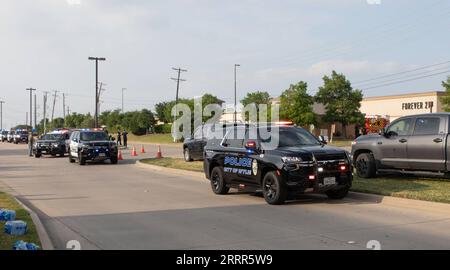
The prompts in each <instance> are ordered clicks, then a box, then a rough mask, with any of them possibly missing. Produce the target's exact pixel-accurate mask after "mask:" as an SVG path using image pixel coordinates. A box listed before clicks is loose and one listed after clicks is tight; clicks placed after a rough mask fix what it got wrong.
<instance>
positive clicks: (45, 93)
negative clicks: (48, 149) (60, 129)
mask: <svg viewBox="0 0 450 270" xmlns="http://www.w3.org/2000/svg"><path fill="white" fill-rule="evenodd" d="M48 94H49V92H48V91H44V134H45V133H47V95H48Z"/></svg>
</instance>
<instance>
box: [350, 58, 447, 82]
mask: <svg viewBox="0 0 450 270" xmlns="http://www.w3.org/2000/svg"><path fill="white" fill-rule="evenodd" d="M449 63H450V61H445V62H442V63H438V64H432V65H427V66H422V67H419V68H415V69H411V70H406V71H401V72H397V73H392V74H388V75H383V76H379V77H375V78H371V79H367V80H362V81H358V82H354V83H353V85H357V84H361V83H364V82H371V81H377V80H379V79H384V78H390V77H395V76H397V75H402V74H407V73H411V72H414V71H419V70H422V69H427V68H430V67H436V66H442V65H444V64H449Z"/></svg>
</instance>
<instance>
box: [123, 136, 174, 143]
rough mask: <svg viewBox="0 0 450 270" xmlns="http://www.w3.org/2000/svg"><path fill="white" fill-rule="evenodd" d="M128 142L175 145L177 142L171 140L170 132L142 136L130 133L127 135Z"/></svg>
mask: <svg viewBox="0 0 450 270" xmlns="http://www.w3.org/2000/svg"><path fill="white" fill-rule="evenodd" d="M128 142H129V143H133V142H136V143H154V144H173V145H177V143H174V142H173V138H172V134H149V135H143V136H136V135H133V134H130V135H128Z"/></svg>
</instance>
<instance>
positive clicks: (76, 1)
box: [67, 0, 81, 6]
mask: <svg viewBox="0 0 450 270" xmlns="http://www.w3.org/2000/svg"><path fill="white" fill-rule="evenodd" d="M67 4H69V6H73V5H81V0H67Z"/></svg>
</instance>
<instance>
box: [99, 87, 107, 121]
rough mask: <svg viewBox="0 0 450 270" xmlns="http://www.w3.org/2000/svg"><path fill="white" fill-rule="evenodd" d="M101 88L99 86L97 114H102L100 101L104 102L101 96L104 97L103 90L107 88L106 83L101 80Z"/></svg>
mask: <svg viewBox="0 0 450 270" xmlns="http://www.w3.org/2000/svg"><path fill="white" fill-rule="evenodd" d="M99 85H100V86H99V88H98V97H97V107H98V108H97V114H98V115H100V113H101V112H100V103H103V102H102V101H101V100H100V98H101V97H102V92H104V91H105V90H106V89H105V88H103V86H105V85H106V84H105V83H103V82H99Z"/></svg>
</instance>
